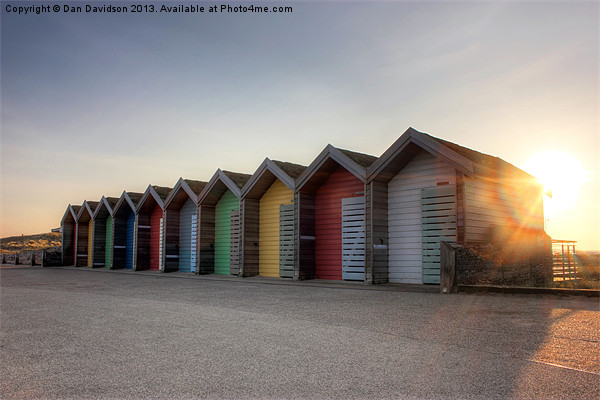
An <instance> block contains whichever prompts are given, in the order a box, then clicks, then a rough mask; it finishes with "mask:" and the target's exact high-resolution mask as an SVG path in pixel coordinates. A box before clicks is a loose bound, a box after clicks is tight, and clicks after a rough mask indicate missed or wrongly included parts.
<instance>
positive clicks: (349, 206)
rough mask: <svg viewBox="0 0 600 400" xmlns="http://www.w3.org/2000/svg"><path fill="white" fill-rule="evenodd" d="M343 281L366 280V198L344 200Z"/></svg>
mask: <svg viewBox="0 0 600 400" xmlns="http://www.w3.org/2000/svg"><path fill="white" fill-rule="evenodd" d="M342 279H345V280H354V281H364V280H365V198H364V196H360V197H349V198H343V199H342Z"/></svg>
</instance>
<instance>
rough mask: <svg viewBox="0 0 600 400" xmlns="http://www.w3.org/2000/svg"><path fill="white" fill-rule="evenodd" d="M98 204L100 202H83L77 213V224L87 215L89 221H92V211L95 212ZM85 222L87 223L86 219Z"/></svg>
mask: <svg viewBox="0 0 600 400" xmlns="http://www.w3.org/2000/svg"><path fill="white" fill-rule="evenodd" d="M98 204H100V202H98V201H87V200H84V201H83V204H82V205H81V209H80V210H79V213H78V214H77V222H78V223H79V221H80V220H81V218H82V217H84V216H86V215H89V219H92V218H93V217H94V211H95V210H96V207H98ZM85 219H86V221H88V220H89V219H88V218H85Z"/></svg>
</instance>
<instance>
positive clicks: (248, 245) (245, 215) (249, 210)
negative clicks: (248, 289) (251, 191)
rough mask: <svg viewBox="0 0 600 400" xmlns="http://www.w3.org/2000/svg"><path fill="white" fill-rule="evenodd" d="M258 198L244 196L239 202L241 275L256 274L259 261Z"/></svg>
mask: <svg viewBox="0 0 600 400" xmlns="http://www.w3.org/2000/svg"><path fill="white" fill-rule="evenodd" d="M259 209H260V202H259V200H255V199H249V198H245V199H244V200H242V201H241V202H240V210H241V218H242V226H243V231H244V233H243V238H242V242H243V243H242V252H243V257H242V261H241V263H242V264H243V268H242V276H255V275H258V263H259V253H258V251H259V213H260V210H259Z"/></svg>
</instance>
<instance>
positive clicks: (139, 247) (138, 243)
mask: <svg viewBox="0 0 600 400" xmlns="http://www.w3.org/2000/svg"><path fill="white" fill-rule="evenodd" d="M150 223H151V214H150V213H149V214H137V215H136V216H135V230H134V233H135V251H134V260H133V269H134V270H135V271H144V270H147V269H148V268H150V242H151V234H150V233H151V228H150ZM121 265H122V264H121V261H120V260H119V264H118V265H117V266H118V267H119V268H122V267H121Z"/></svg>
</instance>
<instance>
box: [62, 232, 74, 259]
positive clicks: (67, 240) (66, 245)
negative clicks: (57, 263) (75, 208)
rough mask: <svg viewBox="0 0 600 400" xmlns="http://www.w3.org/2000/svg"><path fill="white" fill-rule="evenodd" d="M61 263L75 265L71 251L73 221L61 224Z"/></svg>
mask: <svg viewBox="0 0 600 400" xmlns="http://www.w3.org/2000/svg"><path fill="white" fill-rule="evenodd" d="M61 243H62V264H63V265H75V262H74V260H73V253H74V250H75V223H74V222H65V223H64V224H63V225H62V241H61Z"/></svg>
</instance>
